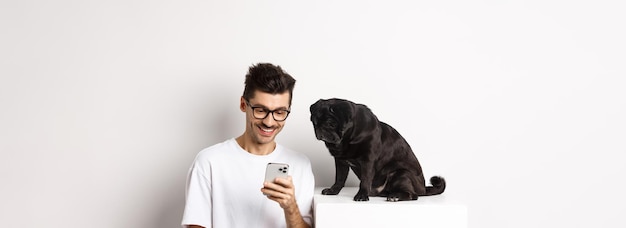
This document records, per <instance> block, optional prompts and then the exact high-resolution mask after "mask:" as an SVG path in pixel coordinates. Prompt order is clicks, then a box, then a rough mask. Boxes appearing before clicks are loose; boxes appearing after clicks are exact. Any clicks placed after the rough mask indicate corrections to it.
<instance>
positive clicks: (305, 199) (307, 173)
mask: <svg viewBox="0 0 626 228" xmlns="http://www.w3.org/2000/svg"><path fill="white" fill-rule="evenodd" d="M301 178H302V179H301V180H302V181H301V183H302V186H300V191H299V192H300V194H299V195H298V196H297V197H298V198H297V201H298V207H299V208H300V213H301V214H302V219H304V222H306V223H307V224H309V225H310V226H311V227H313V194H314V191H315V178H314V176H313V170H312V169H311V163H310V162H309V161H308V160H307V162H306V163H305V168H304V169H303V170H302V177H301Z"/></svg>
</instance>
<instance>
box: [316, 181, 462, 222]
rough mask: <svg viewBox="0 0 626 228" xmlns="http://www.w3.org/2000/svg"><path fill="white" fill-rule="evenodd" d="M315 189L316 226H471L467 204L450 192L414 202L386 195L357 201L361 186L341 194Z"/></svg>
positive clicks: (347, 189) (346, 189)
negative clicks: (390, 197)
mask: <svg viewBox="0 0 626 228" xmlns="http://www.w3.org/2000/svg"><path fill="white" fill-rule="evenodd" d="M322 189H323V188H321V187H320V188H316V189H315V196H314V199H313V204H314V209H315V210H314V216H315V227H317V228H331V227H341V228H345V227H376V228H380V227H424V228H467V219H468V218H467V206H466V205H464V204H462V203H459V202H455V201H454V200H451V199H447V198H446V193H445V192H444V193H443V194H442V195H437V196H424V197H420V198H419V199H418V200H414V201H400V202H387V201H386V198H385V197H370V200H369V201H366V202H356V201H354V200H353V197H354V195H355V194H356V192H357V191H358V187H345V188H343V189H342V190H341V192H340V193H339V195H336V196H326V195H322V194H321V192H322Z"/></svg>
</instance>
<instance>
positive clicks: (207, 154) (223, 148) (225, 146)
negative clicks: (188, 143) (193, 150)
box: [196, 138, 235, 160]
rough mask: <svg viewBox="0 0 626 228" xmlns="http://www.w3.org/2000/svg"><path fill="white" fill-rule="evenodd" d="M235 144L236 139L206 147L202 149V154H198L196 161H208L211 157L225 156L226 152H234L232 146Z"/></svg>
mask: <svg viewBox="0 0 626 228" xmlns="http://www.w3.org/2000/svg"><path fill="white" fill-rule="evenodd" d="M234 142H235V139H232V138H231V139H228V140H226V141H223V142H220V143H216V144H213V145H211V146H209V147H206V148H204V149H202V150H201V151H200V152H198V155H197V156H196V160H206V159H209V158H211V157H215V156H220V155H221V154H224V153H225V152H228V151H229V150H232V149H233V145H232V144H233V143H234Z"/></svg>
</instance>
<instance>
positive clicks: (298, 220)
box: [261, 176, 310, 228]
mask: <svg viewBox="0 0 626 228" xmlns="http://www.w3.org/2000/svg"><path fill="white" fill-rule="evenodd" d="M261 192H263V194H265V196H267V198H268V199H271V200H273V201H276V202H278V204H279V205H280V207H282V208H283V211H284V212H285V220H286V221H287V227H289V228H299V227H310V226H309V225H308V224H306V223H305V222H304V220H303V219H302V215H301V214H300V209H299V208H298V203H297V202H296V193H295V192H296V191H295V188H294V186H293V179H292V178H291V176H288V177H287V178H276V179H275V180H274V182H273V183H270V182H265V183H263V188H262V189H261Z"/></svg>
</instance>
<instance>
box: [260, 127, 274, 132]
mask: <svg viewBox="0 0 626 228" xmlns="http://www.w3.org/2000/svg"><path fill="white" fill-rule="evenodd" d="M261 130H262V131H264V132H272V131H274V129H263V128H261Z"/></svg>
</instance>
